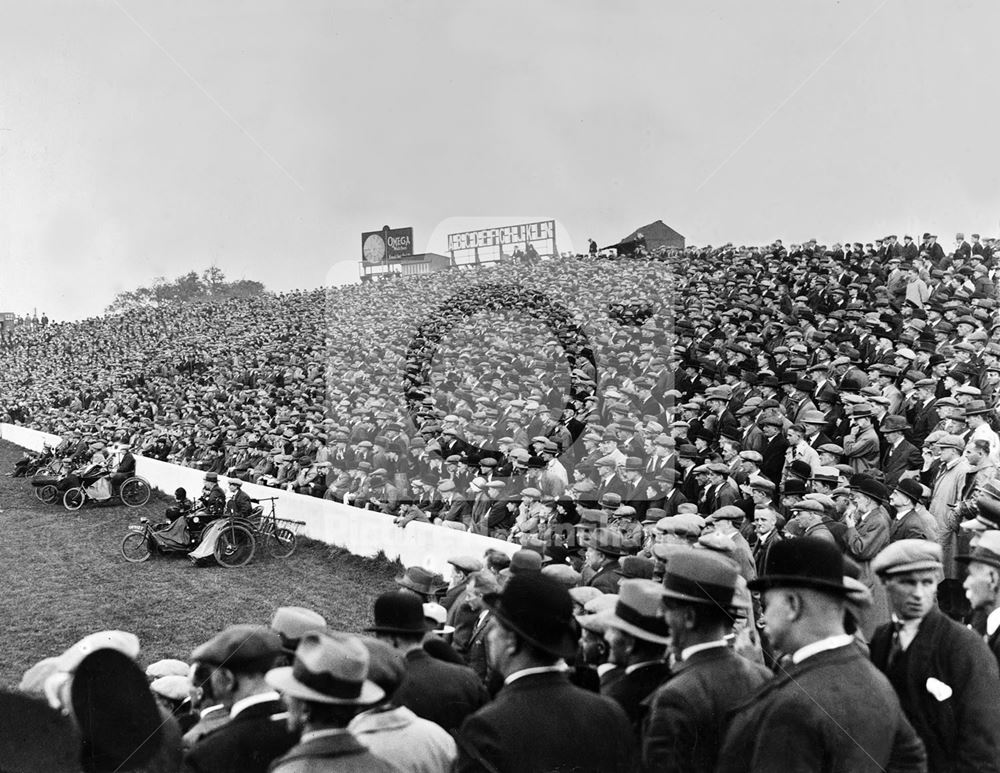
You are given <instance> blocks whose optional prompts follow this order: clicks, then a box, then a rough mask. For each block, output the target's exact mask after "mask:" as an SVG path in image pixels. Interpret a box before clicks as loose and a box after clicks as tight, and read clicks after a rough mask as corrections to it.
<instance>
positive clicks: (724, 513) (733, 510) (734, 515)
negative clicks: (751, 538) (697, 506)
mask: <svg viewBox="0 0 1000 773" xmlns="http://www.w3.org/2000/svg"><path fill="white" fill-rule="evenodd" d="M744 518H746V513H745V512H743V509H742V508H740V507H737V506H736V505H726V506H725V507H720V508H719V509H718V510H716V511H715V512H713V513H712V514H711V515H710V516H709V519H710V520H712V521H742V520H743V519H744Z"/></svg>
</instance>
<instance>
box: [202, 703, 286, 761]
mask: <svg viewBox="0 0 1000 773" xmlns="http://www.w3.org/2000/svg"><path fill="white" fill-rule="evenodd" d="M284 712H285V705H284V704H283V703H282V702H281V701H280V700H270V701H266V702H264V703H256V704H254V705H253V706H248V707H247V708H245V709H244V710H243V711H241V712H240V713H239V714H237V715H236V716H235V717H233V718H232V719H230V720H229V721H228V722H227V723H226V724H224V725H222V726H221V727H219V728H217V729H216V730H213V731H212V732H210V733H208V734H207V735H205V736H202V738H201V739H200V740H199V741H197V742H196V743H195V744H194V746H192V747H191V750H190V751H189V752H188V754H187V757H186V758H185V760H184V769H185V770H186V771H191V772H192V773H265V771H267V769H268V766H270V764H271V763H272V762H273V761H274V760H276V759H277V758H278V757H280V756H281V755H283V754H284V753H285V752H287V751H288V750H289V749H291V748H292V747H293V746H294V745H295V742H296V741H297V740H298V738H297V736H296V735H293V734H292V733H291V731H289V730H288V727H287V726H286V725H285V717H284ZM276 715H279V716H276Z"/></svg>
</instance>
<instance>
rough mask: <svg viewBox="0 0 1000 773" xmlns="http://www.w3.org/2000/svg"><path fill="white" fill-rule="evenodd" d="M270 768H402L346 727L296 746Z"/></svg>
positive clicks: (275, 771) (384, 772)
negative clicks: (365, 744) (370, 749)
mask: <svg viewBox="0 0 1000 773" xmlns="http://www.w3.org/2000/svg"><path fill="white" fill-rule="evenodd" d="M270 770H271V773H340V771H343V773H354V772H355V771H358V770H364V771H372V772H373V773H392V771H396V770H398V768H397V767H396V766H395V765H390V764H389V763H388V762H386V761H385V760H383V759H382V758H381V757H376V756H375V755H374V754H372V753H371V752H370V751H368V747H367V746H364V745H362V744H361V742H360V741H358V739H357V738H355V737H354V735H353V734H352V733H349V732H347V731H346V730H345V731H344V732H343V733H339V734H337V735H327V736H322V737H320V738H314V739H312V740H310V741H306V742H305V743H300V744H298V745H296V746H295V747H293V748H292V749H291V750H290V751H289V752H288V753H287V754H286V755H285V756H284V757H282V758H281V759H279V760H277V761H276V762H275V763H274V764H273V765H272V766H271V769H270Z"/></svg>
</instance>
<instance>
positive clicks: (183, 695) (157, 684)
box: [149, 674, 191, 701]
mask: <svg viewBox="0 0 1000 773" xmlns="http://www.w3.org/2000/svg"><path fill="white" fill-rule="evenodd" d="M149 689H150V690H151V691H152V693H153V694H154V695H159V696H161V697H163V698H166V699H167V700H171V701H183V700H185V699H187V698H188V696H189V694H190V692H191V680H190V679H189V678H188V677H187V676H186V675H185V676H180V675H179V674H170V675H169V676H161V677H159V678H158V679H154V680H153V681H152V682H151V683H150V685H149Z"/></svg>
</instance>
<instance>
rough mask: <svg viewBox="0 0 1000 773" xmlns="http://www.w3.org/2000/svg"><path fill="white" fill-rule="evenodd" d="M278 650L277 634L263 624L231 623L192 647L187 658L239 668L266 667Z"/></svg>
mask: <svg viewBox="0 0 1000 773" xmlns="http://www.w3.org/2000/svg"><path fill="white" fill-rule="evenodd" d="M280 653H281V637H280V636H278V634H277V633H276V632H274V631H272V630H271V629H270V628H267V627H265V626H263V625H231V626H229V627H228V628H226V629H225V630H224V631H222V632H221V633H219V634H217V635H216V636H215V637H213V638H212V639H210V640H209V641H207V642H205V643H204V644H202V645H201V646H200V647H197V648H195V650H194V652H192V653H191V660H192V661H198V662H201V663H211V664H212V665H216V666H225V667H226V668H229V669H232V670H234V671H239V670H240V669H248V670H258V669H259V670H261V671H266V670H267V669H268V668H270V666H271V664H272V663H273V662H274V658H275V657H276V656H277V655H279V654H280Z"/></svg>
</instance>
